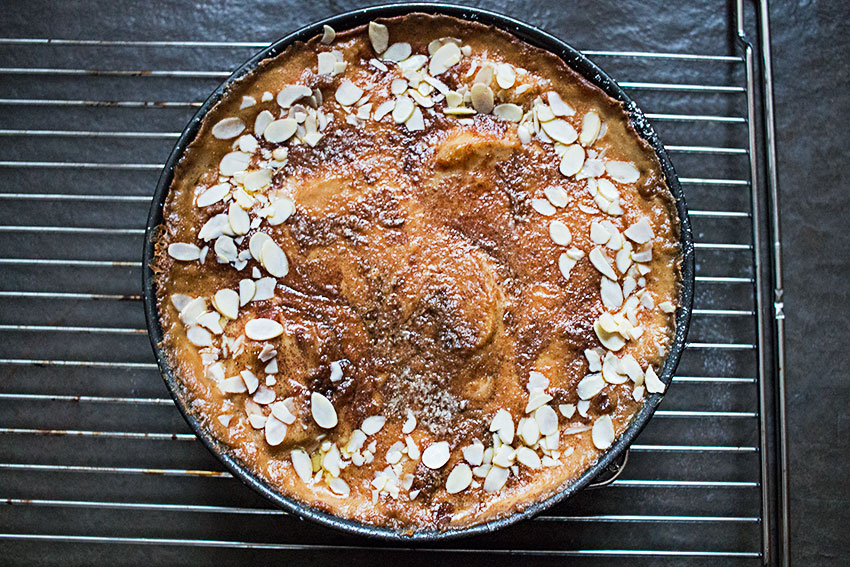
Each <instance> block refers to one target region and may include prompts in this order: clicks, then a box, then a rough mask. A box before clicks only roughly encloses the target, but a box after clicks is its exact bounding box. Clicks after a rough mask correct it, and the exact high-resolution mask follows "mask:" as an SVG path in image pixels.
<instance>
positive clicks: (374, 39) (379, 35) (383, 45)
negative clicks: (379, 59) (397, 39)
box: [369, 22, 390, 55]
mask: <svg viewBox="0 0 850 567" xmlns="http://www.w3.org/2000/svg"><path fill="white" fill-rule="evenodd" d="M369 41H370V42H371V43H372V49H374V50H375V53H377V54H378V55H380V54H381V53H383V52H384V51H386V50H387V46H388V45H389V43H390V30H388V29H387V26H385V25H384V24H379V23H377V22H369Z"/></svg>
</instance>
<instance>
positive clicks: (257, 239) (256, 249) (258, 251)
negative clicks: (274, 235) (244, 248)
mask: <svg viewBox="0 0 850 567" xmlns="http://www.w3.org/2000/svg"><path fill="white" fill-rule="evenodd" d="M269 240H271V237H270V236H269V235H268V234H266V233H265V232H255V233H254V234H252V235H251V239H250V240H249V241H248V250H250V252H251V256H253V257H254V260H256V261H257V262H262V261H263V244H265V243H266V241H269Z"/></svg>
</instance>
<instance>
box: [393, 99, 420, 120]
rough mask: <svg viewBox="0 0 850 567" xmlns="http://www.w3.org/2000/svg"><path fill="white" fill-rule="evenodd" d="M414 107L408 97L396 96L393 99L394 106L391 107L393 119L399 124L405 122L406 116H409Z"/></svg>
mask: <svg viewBox="0 0 850 567" xmlns="http://www.w3.org/2000/svg"><path fill="white" fill-rule="evenodd" d="M415 108H416V105H415V104H414V103H413V101H412V100H411V99H410V98H409V97H406V96H400V97H398V98H397V99H396V101H395V108H393V120H394V121H395V123H396V124H401V123H402V122H405V121H406V120H407V119H408V118H410V117H411V115H412V114H413V110H414V109H415Z"/></svg>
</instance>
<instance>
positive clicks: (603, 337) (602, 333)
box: [593, 321, 626, 352]
mask: <svg viewBox="0 0 850 567" xmlns="http://www.w3.org/2000/svg"><path fill="white" fill-rule="evenodd" d="M593 330H594V332H596V336H597V338H599V341H600V342H601V343H602V346H604V347H605V348H607V349H608V350H611V351H614V352H617V351H618V350H620V349H621V348H623V347H624V346H626V341H625V340H623V338H622V337H621V336H620V335H619V334H617V333H616V332H609V331H606V330H605V329H603V328H602V325H601V324H600V323H599V321H596V322H595V323H594V324H593Z"/></svg>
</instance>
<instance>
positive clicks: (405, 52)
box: [381, 43, 412, 63]
mask: <svg viewBox="0 0 850 567" xmlns="http://www.w3.org/2000/svg"><path fill="white" fill-rule="evenodd" d="M411 52H412V49H411V48H410V44H409V43H394V44H392V45H391V46H389V47H388V48H387V50H386V51H384V54H383V55H381V59H383V60H384V61H394V62H396V63H398V62H399V61H404V60H405V59H407V58H408V57H410V54H411Z"/></svg>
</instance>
